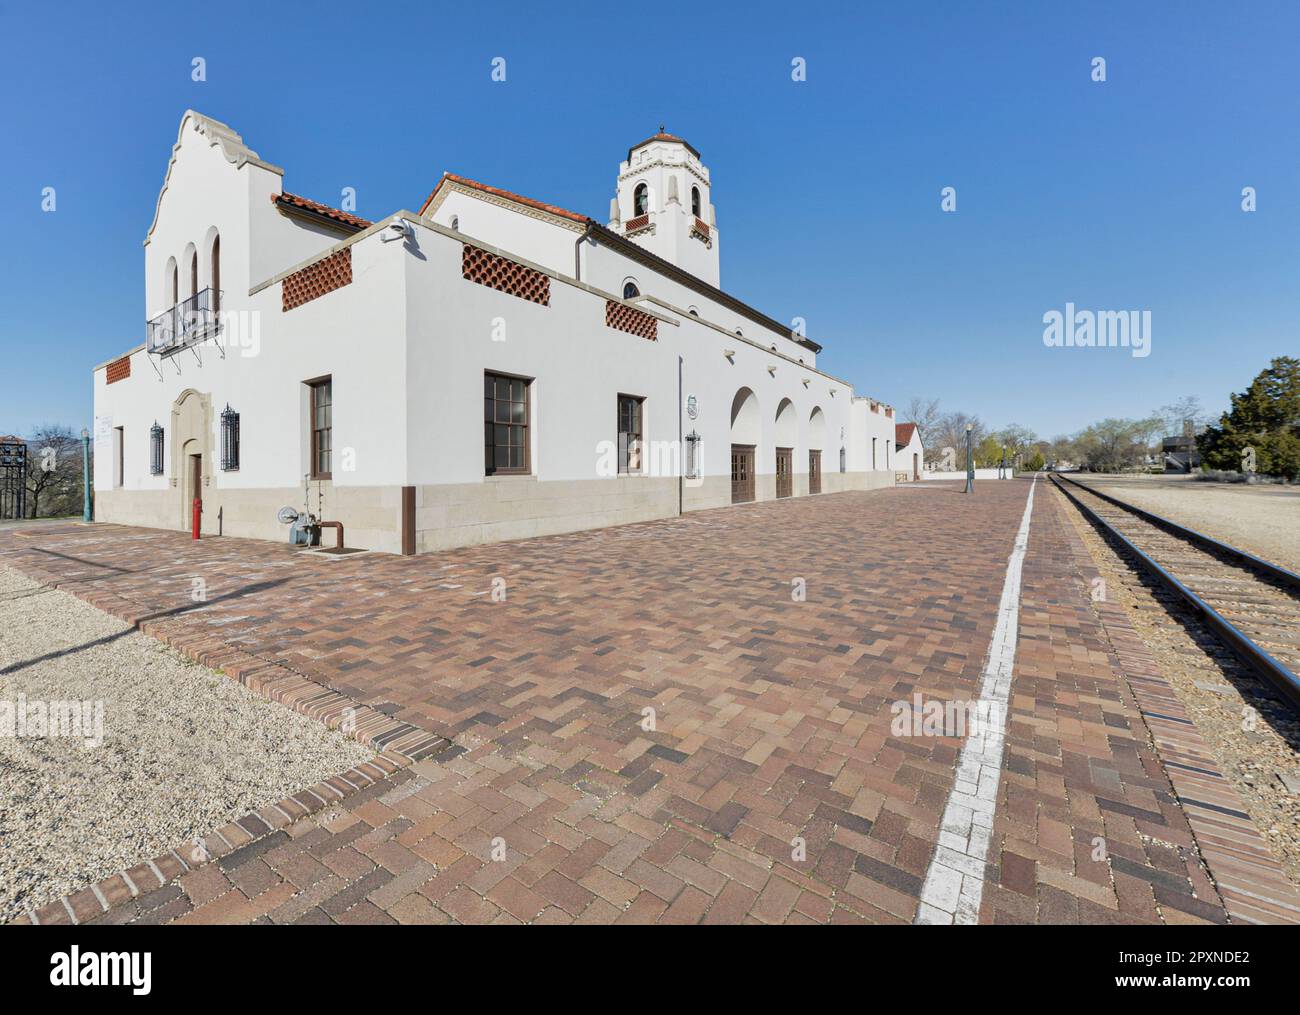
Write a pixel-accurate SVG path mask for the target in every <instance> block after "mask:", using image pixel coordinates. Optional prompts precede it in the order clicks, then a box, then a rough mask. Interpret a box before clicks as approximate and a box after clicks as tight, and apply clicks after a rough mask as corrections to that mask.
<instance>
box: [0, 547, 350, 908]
mask: <svg viewBox="0 0 1300 1015" xmlns="http://www.w3.org/2000/svg"><path fill="white" fill-rule="evenodd" d="M51 702H75V703H77V704H78V706H79V708H78V713H77V715H78V719H80V720H82V721H83V722H84V725H81V726H77V727H74V730H75V732H77V733H78V734H81V735H77V736H69V735H60V736H54V735H51V734H52V733H53V732H54V731H53V730H52V729H49V728H47V729H46V730H44V731H41V729H40V727H39V725H38V724H37V723H38V718H39V714H40V712H39V709H40V706H42V705H45V706H46V714H47V715H52V714H53V712H51V711H50V710H49V709H50V706H49V704H48V703H51ZM24 706H25V707H24ZM101 709H102V711H101ZM60 711H61V714H62V715H64V716H65V717H68V716H69V715H70V713H68V712H66V711H64V710H60ZM100 717H102V738H100V737H99V736H98V735H97V727H98V726H99V723H100ZM85 720H88V721H85ZM49 725H50V724H49V723H48V722H47V726H49ZM24 726H25V727H26V728H25V729H24ZM60 732H62V730H60ZM87 734H88V735H87ZM372 757H374V752H373V751H371V750H369V749H368V748H365V747H363V746H361V745H360V744H358V743H356V742H355V741H351V740H348V739H347V738H346V737H344V736H342V735H341V734H339V733H337V732H334V731H331V730H329V729H326V727H325V726H323V725H322V724H321V723H318V722H316V721H315V720H313V719H310V718H308V717H306V716H302V715H299V714H297V713H296V712H293V711H291V710H290V709H288V708H286V707H284V706H283V705H280V704H277V703H275V702H271V701H267V700H265V699H263V698H261V697H259V696H258V695H256V694H254V693H253V692H252V691H249V690H248V689H247V688H245V687H243V686H242V685H240V684H239V683H237V682H236V681H234V680H231V679H230V678H229V677H225V676H223V675H221V674H219V673H217V672H215V671H214V670H210V669H208V668H206V667H203V666H198V665H196V664H194V663H191V662H189V661H187V660H186V659H184V658H183V657H182V656H180V655H179V654H178V653H177V652H175V651H173V650H171V649H169V648H167V647H166V646H164V645H163V644H162V643H160V642H157V641H155V640H154V639H152V638H150V637H148V636H146V635H143V634H141V633H139V632H138V631H134V630H132V629H131V628H130V627H129V626H128V625H127V624H124V623H123V622H122V621H120V620H117V619H116V618H114V617H110V616H109V615H108V614H105V613H102V612H100V611H99V610H97V609H95V608H94V607H92V606H89V605H87V604H85V603H83V602H81V601H80V600H78V599H76V598H74V597H73V596H71V595H69V594H68V593H66V592H60V591H55V590H49V589H44V588H42V587H41V586H39V585H37V584H36V583H34V582H32V581H30V580H29V579H27V578H25V577H24V576H22V575H20V574H19V573H18V572H16V571H13V570H11V569H8V568H4V567H0V921H5V920H9V919H12V918H14V917H16V916H19V915H21V914H22V913H23V912H25V911H27V910H28V909H33V908H37V909H38V908H40V907H41V906H43V905H45V904H47V903H48V902H50V901H52V900H54V899H56V898H58V897H59V896H61V895H64V894H67V893H70V892H74V891H78V890H80V889H82V888H84V887H86V886H87V885H88V884H91V883H93V882H95V881H98V880H100V879H102V878H105V877H108V876H109V875H111V874H114V873H116V872H117V871H119V870H122V869H124V868H127V867H130V866H132V865H134V864H136V863H139V862H141V861H142V860H146V859H150V858H152V857H154V856H157V855H158V854H159V853H162V852H163V851H165V850H167V849H171V848H173V847H175V846H177V845H179V844H181V843H183V842H186V841H189V840H191V839H192V838H193V837H194V836H196V835H202V834H204V833H206V832H209V831H211V830H212V829H214V828H217V827H219V826H221V825H223V824H225V823H226V822H228V821H231V820H233V819H236V818H240V817H243V816H244V815H245V814H247V813H248V812H249V811H252V810H256V809H257V808H258V807H261V806H264V805H265V804H268V803H273V802H275V801H278V800H280V799H282V798H284V797H285V796H288V795H289V794H291V793H296V792H298V791H299V790H301V789H303V788H304V787H306V786H310V785H312V784H314V783H316V782H320V781H321V780H322V779H326V778H328V777H330V776H332V775H337V774H338V773H340V772H343V771H346V770H347V769H348V768H350V767H352V766H353V765H356V764H359V763H360V762H362V761H365V760H367V759H369V758H372Z"/></svg>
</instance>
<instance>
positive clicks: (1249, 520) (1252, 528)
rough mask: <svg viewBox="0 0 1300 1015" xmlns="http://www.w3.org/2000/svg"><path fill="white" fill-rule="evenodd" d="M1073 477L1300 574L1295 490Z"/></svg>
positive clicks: (1299, 502)
mask: <svg viewBox="0 0 1300 1015" xmlns="http://www.w3.org/2000/svg"><path fill="white" fill-rule="evenodd" d="M1077 478H1078V479H1079V480H1081V481H1082V482H1084V483H1087V484H1089V485H1091V486H1095V487H1096V488H1097V489H1098V490H1104V491H1106V492H1107V493H1109V494H1110V495H1111V496H1113V497H1118V498H1119V499H1120V500H1125V501H1128V502H1129V503H1130V504H1134V505H1136V506H1137V507H1140V508H1145V509H1146V510H1147V511H1153V512H1155V513H1156V514H1158V515H1163V516H1164V517H1166V518H1168V519H1169V520H1170V521H1173V522H1177V523H1178V524H1179V525H1186V526H1187V527H1188V528H1192V529H1196V530H1197V531H1199V532H1204V533H1205V534H1206V535H1207V536H1213V537H1214V538H1215V539H1221V540H1223V542H1225V543H1231V544H1232V545H1233V546H1236V547H1238V548H1240V549H1242V550H1247V551H1249V552H1250V553H1253V554H1255V555H1256V556H1257V557H1263V558H1264V559H1265V560H1269V561H1272V562H1273V563H1275V564H1281V565H1282V566H1283V567H1285V568H1289V569H1290V570H1292V571H1300V488H1297V487H1295V486H1272V485H1262V484H1261V485H1259V486H1246V485H1244V484H1235V483H1202V482H1197V481H1196V480H1193V479H1189V478H1187V477H1186V476H1170V477H1168V478H1166V477H1161V476H1151V477H1137V476H1132V477H1130V476H1123V477H1115V476H1088V475H1080V476H1079V477H1077Z"/></svg>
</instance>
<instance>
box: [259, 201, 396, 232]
mask: <svg viewBox="0 0 1300 1015" xmlns="http://www.w3.org/2000/svg"><path fill="white" fill-rule="evenodd" d="M271 203H272V204H287V205H290V206H292V207H294V208H302V209H303V210H304V211H310V212H315V213H316V214H317V215H323V216H324V217H325V218H328V219H333V220H334V221H335V222H341V223H342V224H344V225H348V226H355V227H356V228H357V229H366V228H368V227H369V226H371V225H373V223H372V222H371V221H370V220H369V219H363V218H360V217H359V216H357V215H351V214H349V213H348V212H345V211H339V210H338V209H337V208H331V207H330V206H329V205H327V204H321V203H319V202H318V201H312V200H310V199H308V198H305V197H299V196H298V195H297V194H289V193H284V194H272V195H271Z"/></svg>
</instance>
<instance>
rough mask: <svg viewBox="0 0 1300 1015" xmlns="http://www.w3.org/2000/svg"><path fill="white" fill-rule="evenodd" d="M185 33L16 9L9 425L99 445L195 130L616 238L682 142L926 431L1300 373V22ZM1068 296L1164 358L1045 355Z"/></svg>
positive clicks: (1280, 13)
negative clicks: (194, 123) (507, 195)
mask: <svg viewBox="0 0 1300 1015" xmlns="http://www.w3.org/2000/svg"><path fill="white" fill-rule="evenodd" d="M185 6H186V5H183V4H176V3H171V4H167V5H161V4H158V5H152V4H143V3H126V4H103V3H94V4H60V3H50V4H40V5H38V4H34V3H24V4H20V3H17V2H14V0H0V96H2V98H0V109H2V110H3V117H2V118H0V127H2V128H3V133H2V134H0V136H3V137H4V139H5V142H6V144H5V149H6V150H5V154H4V158H3V159H2V160H0V207H3V222H4V224H5V233H6V236H7V240H8V242H6V243H5V244H4V245H3V248H0V279H3V283H2V289H0V351H2V352H3V353H4V360H3V367H2V368H0V432H10V431H18V432H20V433H22V432H26V431H28V430H29V429H30V428H31V427H32V426H33V425H35V424H38V423H42V422H47V421H48V422H62V423H67V424H69V425H72V426H74V427H77V428H80V427H81V426H82V425H87V424H88V423H89V421H90V419H91V412H92V410H91V386H90V376H91V375H90V367H91V366H92V365H93V364H95V363H98V362H101V361H103V360H105V359H108V358H110V357H111V356H113V355H115V354H116V353H119V352H121V351H123V350H125V349H126V348H128V347H131V346H134V345H136V344H137V343H139V342H140V341H141V340H142V334H143V323H144V322H143V318H144V310H145V308H144V306H143V302H144V292H143V281H142V275H143V263H144V251H143V248H142V247H141V241H142V239H143V237H144V233H145V230H146V229H147V228H148V225H149V221H150V218H151V216H152V212H153V207H154V202H155V201H156V199H157V195H158V189H159V187H160V186H161V184H162V177H163V172H164V169H165V168H166V164H167V157H168V153H169V150H170V146H171V144H172V143H173V141H174V140H175V135H176V128H177V125H178V123H179V121H180V117H181V114H182V112H183V111H184V110H185V109H186V108H187V107H193V108H195V109H197V110H199V111H201V112H203V113H206V114H208V115H211V116H214V117H216V118H217V119H220V120H224V121H226V122H227V123H229V124H231V125H232V126H233V127H234V128H235V129H236V130H238V131H240V132H241V133H242V134H243V136H244V138H245V140H246V141H247V142H248V143H249V144H250V145H251V146H252V147H253V148H255V149H256V150H257V151H258V152H259V153H260V154H261V155H262V156H263V157H264V158H266V159H268V160H269V161H271V162H274V163H276V164H278V165H282V166H284V167H285V170H286V173H285V180H284V184H285V188H286V189H287V190H291V191H294V192H295V193H301V194H304V195H307V196H309V197H312V198H315V199H317V200H322V201H326V202H329V203H335V202H337V201H338V200H339V194H340V191H341V189H342V188H343V187H345V186H351V187H355V188H356V190H357V195H358V209H357V210H358V212H359V213H360V214H362V215H365V216H368V217H379V216H382V215H384V214H387V213H388V212H391V211H394V210H396V209H398V208H402V207H405V208H411V209H418V207H419V204H420V202H421V201H422V200H423V198H424V197H425V196H426V195H427V194H428V192H429V190H430V189H431V188H432V186H433V184H434V183H435V182H436V180H437V179H438V176H439V175H440V174H441V172H442V171H443V170H444V169H446V170H451V171H454V172H459V173H463V174H466V175H468V176H472V177H474V178H477V179H480V180H483V181H485V182H488V183H492V184H495V185H498V186H503V187H507V188H509V189H512V190H515V191H518V192H520V193H523V194H526V195H529V196H532V197H537V198H540V199H543V200H546V201H550V202H553V203H556V204H560V205H563V206H564V207H567V208H571V209H574V210H576V211H581V212H585V213H588V214H591V215H593V216H594V217H597V218H603V216H604V215H605V214H606V213H607V210H608V206H609V198H610V196H611V194H612V193H613V187H614V178H615V173H616V170H617V166H618V162H619V160H620V158H622V157H623V155H624V154H625V153H626V151H627V148H628V146H629V145H630V144H632V143H634V142H636V141H638V140H640V139H641V138H643V137H645V136H647V135H648V134H650V133H652V132H653V131H654V130H655V129H656V128H657V126H658V124H659V123H660V122H661V121H662V122H664V123H666V124H667V127H668V129H669V130H670V131H672V132H674V133H678V134H680V135H682V136H684V137H686V138H687V139H688V140H690V141H691V142H692V143H693V144H694V145H695V146H696V147H697V148H699V149H700V151H701V152H702V153H703V155H704V159H705V162H706V163H707V164H708V166H709V167H710V170H711V172H712V174H713V181H714V194H713V196H714V201H715V203H716V205H717V208H718V223H719V226H720V229H721V231H722V242H723V247H722V255H723V258H722V277H723V286H724V288H726V289H728V290H729V291H731V292H733V293H735V294H736V295H737V296H739V297H740V298H741V299H744V300H746V301H749V302H751V303H753V304H754V305H756V306H758V307H759V308H760V309H762V310H764V311H766V312H768V313H770V314H771V315H772V316H774V317H776V318H778V319H781V320H789V319H791V318H793V317H795V316H801V317H804V318H806V319H807V322H808V333H809V335H810V336H811V337H812V338H814V339H816V340H817V341H819V342H821V343H822V344H823V345H824V346H825V347H826V348H825V352H824V353H823V354H822V356H821V357H820V360H819V363H820V365H821V366H822V367H823V369H825V370H827V371H829V372H831V373H833V374H836V375H838V376H841V377H844V378H845V379H847V380H850V381H851V382H853V383H854V385H855V386H856V387H857V389H858V390H859V392H861V393H866V394H871V395H874V396H877V397H881V398H884V399H886V400H888V401H892V402H893V403H894V404H896V405H899V406H900V407H904V406H906V404H907V401H908V399H909V398H910V397H911V396H913V395H925V396H929V397H937V398H939V399H941V400H942V404H943V407H944V408H946V409H964V410H966V411H969V412H974V413H978V414H979V415H980V416H981V417H983V418H984V420H985V422H987V423H989V424H990V425H993V426H999V425H1003V424H1006V423H1010V422H1018V423H1021V424H1023V425H1026V426H1029V427H1031V428H1032V429H1034V430H1036V431H1037V432H1038V433H1039V434H1040V435H1042V436H1044V437H1048V436H1052V435H1054V434H1057V433H1063V432H1068V431H1073V430H1076V429H1078V428H1080V427H1082V426H1084V425H1086V424H1087V423H1089V422H1091V421H1093V420H1095V419H1098V418H1101V417H1104V416H1112V415H1118V416H1134V415H1141V414H1144V413H1146V412H1147V411H1149V410H1150V409H1152V408H1154V407H1155V406H1157V405H1161V404H1163V403H1166V402H1171V401H1173V400H1174V399H1176V398H1178V397H1180V396H1183V395H1188V394H1194V395H1198V396H1200V398H1201V399H1202V401H1203V402H1204V403H1205V404H1206V407H1207V408H1209V409H1213V410H1215V411H1218V410H1219V409H1221V408H1222V407H1223V406H1224V405H1225V404H1226V400H1227V394H1228V392H1229V391H1232V390H1240V389H1242V388H1243V387H1245V385H1246V384H1247V383H1249V381H1250V379H1251V378H1252V377H1253V376H1254V375H1255V374H1256V373H1257V372H1258V371H1259V370H1260V369H1262V368H1263V367H1264V366H1265V365H1266V364H1267V362H1268V360H1269V359H1270V358H1272V357H1273V356H1277V355H1281V354H1286V353H1289V354H1296V353H1297V352H1298V351H1300V336H1298V335H1297V327H1296V322H1297V319H1298V318H1300V314H1298V311H1300V284H1298V283H1300V278H1298V277H1297V246H1298V242H1300V130H1298V129H1297V116H1296V112H1297V105H1296V102H1297V97H1300V69H1298V63H1297V60H1296V55H1295V46H1296V40H1297V39H1300V12H1298V10H1297V5H1296V4H1294V3H1277V4H1273V3H1252V4H1244V5H1243V4H1232V5H1230V4H1225V3H1217V4H1214V3H1181V2H1180V3H1132V2H1127V3H1105V4H1102V3H1070V4H1069V5H1066V4H1061V3H1039V2H1029V0H1026V2H1023V3H966V2H961V3H936V2H931V3H925V2H916V3H907V4H903V3H890V4H847V3H846V4H842V5H818V4H815V3H800V4H791V3H789V2H788V0H787V2H780V3H771V4H746V5H743V6H742V5H739V4H729V5H726V6H721V5H719V6H716V7H714V6H712V5H709V4H706V3H689V4H681V5H677V4H674V3H670V2H661V3H655V4H649V5H635V6H633V7H626V6H624V7H622V8H619V7H618V6H617V5H610V4H598V3H592V4H588V5H578V4H572V5H569V4H565V5H559V4H550V3H526V4H525V3H518V4H503V5H495V4H489V3H474V4H434V3H428V2H424V3H412V4H405V5H387V4H383V3H373V4H362V3H347V4H330V3H328V2H320V3H311V4H298V3H291V2H283V3H280V2H277V3H271V4H267V3H260V4H242V3H226V2H222V3H209V4H202V5H195V13H194V14H192V15H191V14H183V13H182V10H183V9H184V7H185ZM1067 8H1068V9H1067ZM620 10H622V12H623V13H621V14H620V13H619V11H620ZM634 11H636V12H639V13H633V12H634ZM196 56H199V57H203V58H204V59H205V60H206V61H207V80H206V81H205V82H202V83H196V82H193V81H192V80H191V60H192V59H193V58H194V57H196ZM497 56H502V57H505V58H506V60H507V81H506V83H504V84H496V83H493V82H492V81H491V80H490V70H491V61H492V59H493V58H494V57H497ZM796 56H801V57H804V58H805V59H806V61H807V81H806V82H805V83H798V84H796V83H794V82H792V81H791V76H790V67H791V60H792V58H794V57H796ZM1095 56H1103V57H1105V59H1106V61H1107V78H1108V80H1107V81H1106V82H1105V83H1103V84H1098V83H1094V82H1093V81H1092V80H1091V78H1090V74H1091V66H1090V62H1091V60H1092V58H1093V57H1095ZM47 186H53V187H55V188H56V189H57V195H58V210H57V211H56V212H54V213H43V212H42V211H41V210H40V201H41V191H42V188H44V187H47ZM947 186H951V187H955V188H956V190H957V211H956V213H955V214H945V213H943V212H942V211H941V210H940V191H941V189H942V188H943V187H947ZM1245 186H1253V187H1255V188H1256V189H1257V192H1258V206H1259V207H1258V211H1256V212H1255V213H1253V214H1247V213H1244V212H1243V211H1241V207H1240V205H1241V189H1242V188H1243V187H1245ZM1067 300H1070V301H1073V302H1074V303H1075V304H1076V305H1077V306H1078V307H1080V308H1087V309H1094V310H1112V309H1113V310H1123V309H1145V310H1150V311H1151V312H1152V321H1153V351H1152V354H1151V355H1150V356H1149V357H1148V358H1146V359H1136V358H1133V357H1131V356H1130V355H1129V354H1128V353H1127V351H1124V350H1099V349H1049V348H1046V347H1045V346H1044V345H1043V342H1042V333H1043V324H1042V317H1043V314H1044V313H1046V312H1047V311H1049V310H1051V309H1061V308H1063V307H1064V304H1065V302H1066V301H1067Z"/></svg>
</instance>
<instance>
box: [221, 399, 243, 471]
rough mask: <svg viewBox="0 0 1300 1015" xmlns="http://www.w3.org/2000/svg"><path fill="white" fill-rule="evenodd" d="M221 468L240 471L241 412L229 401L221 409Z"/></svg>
mask: <svg viewBox="0 0 1300 1015" xmlns="http://www.w3.org/2000/svg"><path fill="white" fill-rule="evenodd" d="M221 468H222V470H223V471H225V472H237V471H239V413H237V412H236V411H235V410H234V409H232V408H231V407H230V404H229V403H227V404H226V407H225V408H224V409H222V410H221Z"/></svg>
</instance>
